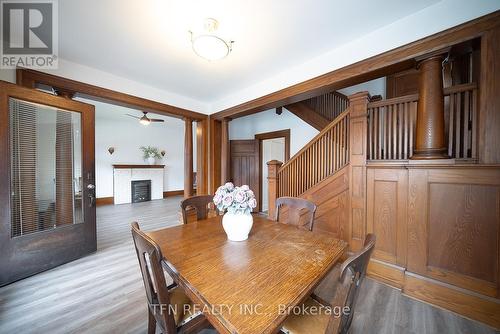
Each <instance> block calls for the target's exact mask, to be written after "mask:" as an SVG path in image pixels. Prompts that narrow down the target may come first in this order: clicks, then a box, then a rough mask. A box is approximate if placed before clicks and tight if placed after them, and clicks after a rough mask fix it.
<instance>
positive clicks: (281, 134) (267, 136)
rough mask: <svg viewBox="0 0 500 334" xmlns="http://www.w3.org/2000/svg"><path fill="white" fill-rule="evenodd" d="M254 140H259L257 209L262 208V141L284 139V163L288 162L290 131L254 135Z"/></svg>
mask: <svg viewBox="0 0 500 334" xmlns="http://www.w3.org/2000/svg"><path fill="white" fill-rule="evenodd" d="M254 138H255V139H257V140H259V185H260V186H259V203H258V204H257V205H258V207H259V208H262V162H263V161H262V160H264V158H263V156H262V155H263V152H262V141H263V140H267V139H275V138H285V161H283V163H285V162H287V161H288V160H290V129H283V130H278V131H271V132H263V133H257V134H255V137H254Z"/></svg>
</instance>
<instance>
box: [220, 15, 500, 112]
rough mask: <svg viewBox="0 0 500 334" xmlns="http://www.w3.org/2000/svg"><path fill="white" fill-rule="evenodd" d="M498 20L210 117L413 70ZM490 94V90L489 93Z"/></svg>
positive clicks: (279, 103) (255, 109) (496, 17)
mask: <svg viewBox="0 0 500 334" xmlns="http://www.w3.org/2000/svg"><path fill="white" fill-rule="evenodd" d="M499 18H500V11H496V12H494V13H491V14H489V15H486V16H483V17H480V18H478V19H475V20H472V21H470V22H467V23H464V24H461V25H459V26H456V27H453V28H450V29H447V30H445V31H442V32H439V33H437V34H434V35H431V36H428V37H426V38H423V39H420V40H418V41H415V42H413V43H409V44H406V45H403V46H401V47H398V48H396V49H393V50H391V51H388V52H385V53H382V54H379V55H377V56H374V57H371V58H368V59H365V60H362V61H359V62H357V63H355V64H352V65H348V66H345V67H343V68H340V69H338V70H335V71H332V72H329V73H326V74H323V75H321V76H318V77H316V78H313V79H310V80H307V81H304V82H301V83H299V84H296V85H293V86H290V87H287V88H284V89H281V90H279V91H276V92H273V93H270V94H267V95H265V96H262V97H259V98H256V99H254V100H251V101H248V102H245V103H242V104H239V105H237V106H234V107H231V108H228V109H225V110H223V111H220V112H218V113H216V114H214V115H213V116H214V117H216V118H218V119H222V118H224V117H232V118H236V117H241V116H246V115H249V114H253V113H256V112H259V111H263V110H268V109H273V108H276V107H279V106H283V105H286V104H291V103H295V102H299V101H302V100H305V99H308V98H311V97H314V96H318V95H321V94H324V93H326V92H331V91H334V90H338V89H341V88H344V87H348V86H352V85H355V84H358V83H362V82H365V81H368V80H372V79H376V78H379V77H383V76H386V75H389V74H392V73H397V72H401V71H404V70H408V69H411V68H414V67H415V61H414V59H415V57H418V56H422V55H424V54H426V53H428V52H429V51H430V50H439V49H443V48H446V47H449V46H451V45H454V44H457V43H460V42H462V41H465V40H469V39H473V38H476V37H478V36H481V35H482V34H483V33H484V32H486V31H488V30H490V29H493V28H494V27H497V26H499V25H500V20H499ZM493 55H494V53H492V54H491V56H490V59H491V61H493ZM497 61H498V60H497ZM495 73H497V72H495ZM494 77H495V75H494V73H492V74H491V78H494ZM497 77H498V75H497ZM494 91H495V90H493V89H492V90H491V92H494ZM496 91H498V89H497V90H496Z"/></svg>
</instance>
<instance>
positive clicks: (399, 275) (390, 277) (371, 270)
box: [367, 259, 405, 289]
mask: <svg viewBox="0 0 500 334" xmlns="http://www.w3.org/2000/svg"><path fill="white" fill-rule="evenodd" d="M367 275H368V276H370V277H373V278H375V279H376V280H378V281H380V282H383V283H385V284H389V285H390V286H393V287H395V288H396V289H402V288H403V286H404V283H405V268H403V267H399V266H396V265H392V264H388V263H386V262H382V261H379V260H376V259H371V260H370V263H369V264H368V272H367Z"/></svg>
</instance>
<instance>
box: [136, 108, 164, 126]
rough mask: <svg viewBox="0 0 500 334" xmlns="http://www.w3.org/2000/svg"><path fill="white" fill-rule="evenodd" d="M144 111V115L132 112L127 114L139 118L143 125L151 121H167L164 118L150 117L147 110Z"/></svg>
mask: <svg viewBox="0 0 500 334" xmlns="http://www.w3.org/2000/svg"><path fill="white" fill-rule="evenodd" d="M142 113H143V114H144V115H142V117H139V116H135V115H130V114H127V116H130V117H133V118H137V119H138V120H139V123H141V124H142V125H149V123H151V122H165V120H163V119H159V118H149V117H148V112H147V111H143V112H142Z"/></svg>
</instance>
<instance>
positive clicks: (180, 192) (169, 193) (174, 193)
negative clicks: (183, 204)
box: [163, 189, 184, 198]
mask: <svg viewBox="0 0 500 334" xmlns="http://www.w3.org/2000/svg"><path fill="white" fill-rule="evenodd" d="M182 195H184V189H180V190H168V191H164V192H163V198H167V197H171V196H182Z"/></svg>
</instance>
